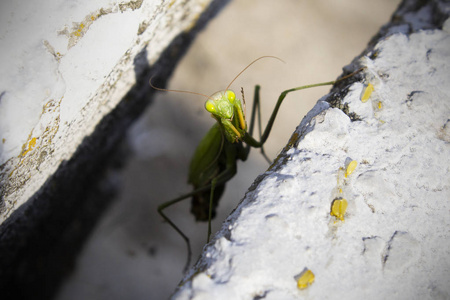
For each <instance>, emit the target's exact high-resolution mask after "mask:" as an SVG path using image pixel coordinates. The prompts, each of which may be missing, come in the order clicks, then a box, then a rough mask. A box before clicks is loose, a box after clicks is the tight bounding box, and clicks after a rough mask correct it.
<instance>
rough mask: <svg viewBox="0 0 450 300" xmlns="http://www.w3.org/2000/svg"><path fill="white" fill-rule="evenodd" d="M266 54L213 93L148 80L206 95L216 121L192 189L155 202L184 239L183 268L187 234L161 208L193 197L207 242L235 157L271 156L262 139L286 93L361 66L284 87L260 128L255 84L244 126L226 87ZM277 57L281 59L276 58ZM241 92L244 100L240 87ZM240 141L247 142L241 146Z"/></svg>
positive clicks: (195, 161) (193, 172)
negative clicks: (205, 225) (253, 152)
mask: <svg viewBox="0 0 450 300" xmlns="http://www.w3.org/2000/svg"><path fill="white" fill-rule="evenodd" d="M266 57H271V58H276V57H273V56H263V57H260V58H258V59H256V60H254V61H253V62H252V63H250V64H249V65H247V67H245V68H244V69H243V70H242V71H241V72H240V73H239V74H238V75H237V76H236V77H235V78H234V79H233V80H232V81H231V83H230V84H229V85H228V86H227V88H226V89H225V90H223V91H220V92H217V93H215V94H213V95H212V96H207V95H204V94H200V93H195V92H190V91H179V90H166V89H160V88H157V87H154V86H153V85H152V84H151V82H150V85H151V86H152V87H153V88H155V89H157V90H163V91H174V92H183V93H190V94H196V95H200V96H203V97H206V98H207V99H208V100H207V101H206V103H205V108H206V110H207V111H208V112H210V113H211V115H212V117H213V118H214V119H215V120H216V121H217V123H216V124H215V125H214V126H213V127H212V128H211V129H210V131H209V132H208V133H207V134H206V136H205V137H204V138H203V139H202V141H201V142H200V143H199V145H198V147H197V150H196V151H195V153H194V156H193V158H192V161H191V165H190V168H189V176H188V177H189V178H188V182H189V183H190V184H192V185H193V186H194V191H192V192H190V193H187V194H184V195H182V196H179V197H177V198H175V199H173V200H171V201H168V202H165V203H163V204H161V205H159V206H158V212H159V214H160V215H161V216H162V218H163V219H164V220H165V221H166V222H167V223H168V224H169V225H170V226H171V227H172V228H174V229H175V230H176V231H177V232H178V233H179V234H180V236H181V237H182V238H183V239H184V241H185V242H186V245H187V250H188V259H187V263H186V266H185V270H187V268H188V267H189V264H190V259H191V254H192V251H191V246H190V241H189V238H188V237H187V236H186V235H185V234H184V233H183V232H182V230H181V229H180V228H179V227H177V225H176V224H175V223H173V222H172V220H170V218H168V217H167V216H166V214H164V212H163V211H164V209H166V208H168V207H170V206H172V205H174V204H176V203H178V202H180V201H183V200H185V199H188V198H190V197H192V208H191V212H192V213H193V214H194V215H195V217H196V219H197V220H200V221H208V233H207V242H209V238H210V235H211V219H212V218H213V217H214V214H215V208H216V206H217V204H218V201H219V199H220V197H221V195H222V192H223V190H224V187H225V183H226V182H227V181H229V180H230V179H231V178H232V177H233V176H234V175H235V174H236V172H237V166H236V162H237V160H239V159H240V160H242V161H245V160H246V159H247V157H248V154H249V152H250V149H251V148H252V147H253V148H260V150H261V153H262V154H263V156H264V157H265V158H266V160H267V161H268V162H269V163H270V160H269V159H268V158H267V156H266V155H265V151H264V143H265V142H266V140H267V138H268V137H269V134H270V131H271V130H272V126H273V124H274V122H275V119H276V116H277V114H278V111H279V109H280V106H281V104H282V103H283V100H284V99H285V98H286V96H287V95H288V94H289V93H291V92H294V91H299V90H304V89H308V88H313V87H319V86H326V85H332V84H335V83H336V82H338V81H341V80H344V79H346V78H349V77H351V76H353V75H354V74H355V73H358V72H360V71H361V70H362V69H360V70H358V71H356V72H354V73H351V74H349V75H347V76H344V77H342V78H340V79H338V80H336V81H327V82H322V83H316V84H310V85H304V86H300V87H296V88H292V89H288V90H285V91H283V92H282V93H281V94H280V96H279V97H278V100H277V103H276V105H275V108H274V109H273V111H272V114H271V116H270V118H269V121H268V122H267V125H266V128H265V129H264V131H263V132H262V131H261V129H262V128H261V111H260V86H259V85H256V86H255V93H254V101H253V105H252V111H251V118H250V126H249V128H247V124H246V120H245V111H244V108H243V107H244V105H245V103H243V102H241V100H239V99H238V98H237V96H236V94H235V93H234V92H233V91H231V90H229V89H228V88H229V87H230V86H231V84H232V83H233V82H234V81H235V80H236V78H237V77H238V76H239V75H241V74H242V72H244V71H245V70H246V69H247V68H248V67H249V66H250V65H252V64H253V63H255V62H256V61H258V60H260V59H262V58H266ZM276 59H278V60H280V59H279V58H276ZM242 96H243V100H244V95H243V91H242ZM256 114H257V116H258V129H259V136H260V137H259V141H258V140H256V139H255V138H253V136H252V134H253V128H254V122H255V119H256ZM247 129H248V131H247ZM261 132H262V134H261ZM243 143H245V144H246V145H245V146H244V145H243Z"/></svg>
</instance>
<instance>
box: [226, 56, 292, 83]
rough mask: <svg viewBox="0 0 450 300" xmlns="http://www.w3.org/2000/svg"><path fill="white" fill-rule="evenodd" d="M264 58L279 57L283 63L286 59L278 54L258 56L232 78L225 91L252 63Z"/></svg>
mask: <svg viewBox="0 0 450 300" xmlns="http://www.w3.org/2000/svg"><path fill="white" fill-rule="evenodd" d="M263 58H275V59H278V60H279V61H281V62H282V63H285V61H284V60H282V59H281V58H279V57H276V56H271V55H265V56H261V57H258V58H257V59H255V60H254V61H252V62H251V63H249V64H248V65H247V66H246V67H245V68H244V69H243V70H242V71H241V72H239V74H237V75H236V76H235V77H234V78H233V80H231V82H230V84H228V86H227V88H226V89H225V91H226V90H228V89H229V88H230V86H231V85H232V84H233V82H234V81H235V80H236V79H237V78H238V77H239V76H241V74H242V73H244V72H245V70H247V69H248V68H249V67H250V66H251V65H253V64H254V63H255V62H257V61H258V60H260V59H263Z"/></svg>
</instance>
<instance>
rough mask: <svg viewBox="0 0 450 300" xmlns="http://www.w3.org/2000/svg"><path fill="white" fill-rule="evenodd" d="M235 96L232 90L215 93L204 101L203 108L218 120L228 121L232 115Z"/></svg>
mask: <svg viewBox="0 0 450 300" xmlns="http://www.w3.org/2000/svg"><path fill="white" fill-rule="evenodd" d="M235 101H236V94H235V93H234V92H233V91H232V90H226V91H220V92H216V93H214V94H213V95H211V96H210V97H209V99H208V100H206V103H205V108H206V110H207V111H208V112H210V113H211V114H213V115H214V116H216V117H218V118H220V119H227V120H230V119H232V118H233V115H234V109H233V107H234V103H235Z"/></svg>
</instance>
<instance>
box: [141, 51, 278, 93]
mask: <svg viewBox="0 0 450 300" xmlns="http://www.w3.org/2000/svg"><path fill="white" fill-rule="evenodd" d="M263 58H274V59H278V60H279V61H281V62H282V63H285V61H284V60H282V59H281V58H279V57H276V56H271V55H265V56H261V57H258V58H257V59H255V60H254V61H252V62H251V63H249V64H248V65H247V66H246V67H245V68H244V69H242V71H240V72H239V73H238V74H237V75H236V76H235V77H234V78H233V80H232V81H231V82H230V83H229V84H228V86H227V88H226V89H225V91H226V90H228V89H229V88H230V86H231V85H232V84H233V82H234V81H235V80H236V79H237V78H238V77H239V76H241V75H242V73H244V72H245V70H247V69H248V68H249V67H250V66H251V65H253V64H254V63H255V62H257V61H258V60H260V59H263ZM152 79H153V76H152V77H151V78H150V80H149V84H150V86H151V87H152V88H154V89H155V90H158V91H163V92H175V93H183V94H192V95H197V96H202V97H205V98H207V99H212V98H211V97H210V96H207V95H205V94H202V93H197V92H192V91H184V90H171V89H163V88H159V87H156V86H154V85H153V83H152Z"/></svg>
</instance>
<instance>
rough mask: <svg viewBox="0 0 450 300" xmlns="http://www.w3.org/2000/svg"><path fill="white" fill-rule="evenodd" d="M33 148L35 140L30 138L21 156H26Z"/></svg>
mask: <svg viewBox="0 0 450 300" xmlns="http://www.w3.org/2000/svg"><path fill="white" fill-rule="evenodd" d="M34 146H36V138H35V137H34V138H32V139H31V140H30V141H29V142H28V149H27V150H25V151H24V152H23V153H22V156H25V154H27V153H28V152H30V151H31V150H33V148H34Z"/></svg>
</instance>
